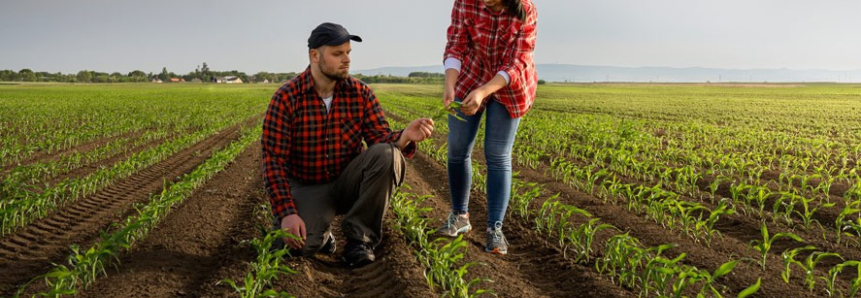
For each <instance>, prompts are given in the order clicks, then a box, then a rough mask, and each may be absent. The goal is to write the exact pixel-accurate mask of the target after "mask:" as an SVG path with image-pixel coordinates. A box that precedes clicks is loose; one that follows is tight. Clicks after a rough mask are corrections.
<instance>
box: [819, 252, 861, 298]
mask: <svg viewBox="0 0 861 298" xmlns="http://www.w3.org/2000/svg"><path fill="white" fill-rule="evenodd" d="M858 266H861V262H859V261H854V260H849V261H845V262H843V263H840V264H837V265H835V266H834V267H831V269H828V274H827V275H826V276H824V277H820V279H822V281H824V282H825V291H826V293H828V297H834V296H836V295H838V294H839V295H840V296H841V297H842V296H843V293H842V291H840V289H839V288H838V287H837V285H836V283H837V276H838V275H840V273H841V272H843V269H844V268H846V267H858ZM850 289H851V287H850ZM852 296H854V294H853V295H850V296H849V297H852Z"/></svg>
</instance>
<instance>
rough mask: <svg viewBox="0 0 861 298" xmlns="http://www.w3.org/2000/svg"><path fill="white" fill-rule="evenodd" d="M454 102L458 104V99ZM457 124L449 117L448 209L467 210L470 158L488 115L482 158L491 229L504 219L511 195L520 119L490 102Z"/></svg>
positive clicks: (457, 121)
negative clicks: (483, 117) (485, 168)
mask: <svg viewBox="0 0 861 298" xmlns="http://www.w3.org/2000/svg"><path fill="white" fill-rule="evenodd" d="M455 101H461V99H459V98H457V99H455ZM457 113H458V115H459V116H461V117H462V118H464V119H466V122H464V121H460V120H458V119H456V118H454V116H452V115H449V116H448V128H449V133H448V183H449V186H450V188H451V206H452V210H453V211H454V212H455V213H459V214H463V213H466V212H467V210H468V208H467V207H468V205H469V190H470V188H471V187H472V166H471V165H472V162H471V159H470V155H471V152H472V148H473V146H474V145H475V136H476V134H478V127H479V124H480V123H481V116H482V114H487V121H486V123H485V133H484V136H485V138H484V156H485V158H486V159H487V180H486V181H487V226H488V227H494V226H495V225H497V223H499V225H500V226H501V225H502V221H503V220H504V219H505V210H506V209H508V199H509V197H510V196H511V148H512V147H513V146H514V136H515V134H516V133H517V126H518V125H519V124H520V118H511V116H510V115H509V114H508V110H506V109H505V106H503V105H502V104H500V103H498V102H496V101H493V100H490V102H489V103H488V104H487V106H486V107H485V109H484V110H483V111H482V112H478V113H476V114H475V115H472V116H465V115H464V114H463V113H461V112H460V111H458V112H457Z"/></svg>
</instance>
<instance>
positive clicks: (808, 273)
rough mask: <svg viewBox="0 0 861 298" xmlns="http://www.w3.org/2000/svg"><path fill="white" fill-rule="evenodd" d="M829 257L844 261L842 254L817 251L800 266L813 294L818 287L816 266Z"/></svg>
mask: <svg viewBox="0 0 861 298" xmlns="http://www.w3.org/2000/svg"><path fill="white" fill-rule="evenodd" d="M828 257H835V258H840V259H841V260H842V259H843V257H841V256H840V254H837V253H833V252H821V251H817V252H814V253H812V254H810V255H808V256H807V258H805V259H804V262H800V263H799V264H798V265H799V266H801V268H802V269H804V283H806V284H807V287H808V289H810V291H811V292H812V291H813V288H814V286H815V285H816V276H815V273H816V272H815V271H814V269H815V268H816V264H818V263H819V262H820V261H822V259H824V258H828Z"/></svg>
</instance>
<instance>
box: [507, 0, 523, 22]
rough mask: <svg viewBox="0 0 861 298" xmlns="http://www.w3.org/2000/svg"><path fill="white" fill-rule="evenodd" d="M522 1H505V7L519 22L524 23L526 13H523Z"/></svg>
mask: <svg viewBox="0 0 861 298" xmlns="http://www.w3.org/2000/svg"><path fill="white" fill-rule="evenodd" d="M520 1H522V0H505V7H506V8H507V9H508V11H510V12H511V13H512V14H514V16H515V17H517V18H518V19H520V20H521V21H524V22H525V21H526V12H525V11H523V3H522V2H520Z"/></svg>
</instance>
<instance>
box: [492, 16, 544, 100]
mask: <svg viewBox="0 0 861 298" xmlns="http://www.w3.org/2000/svg"><path fill="white" fill-rule="evenodd" d="M537 20H538V16H537V14H536V13H535V10H534V9H533V10H531V11H529V12H528V15H527V17H526V22H524V24H523V27H522V28H521V30H520V32H518V33H517V38H516V39H515V42H514V45H513V46H512V47H509V48H508V49H507V50H506V51H505V53H504V55H503V63H502V65H501V66H500V68H499V69H497V71H504V72H505V73H507V74H508V78H509V80H508V82H509V84H511V82H518V81H520V79H521V77H522V76H523V73H524V71H525V70H526V68H527V65H528V63H530V61H532V55H533V51H534V50H535V40H536V35H537V30H536V27H537Z"/></svg>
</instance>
